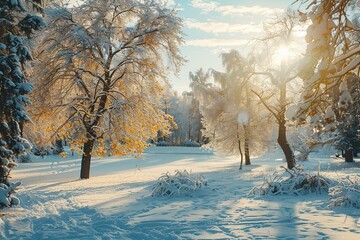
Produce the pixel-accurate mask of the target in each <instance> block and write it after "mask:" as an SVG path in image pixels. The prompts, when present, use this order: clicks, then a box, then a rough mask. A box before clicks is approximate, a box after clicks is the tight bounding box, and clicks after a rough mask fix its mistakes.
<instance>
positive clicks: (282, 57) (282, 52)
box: [273, 46, 292, 63]
mask: <svg viewBox="0 0 360 240" xmlns="http://www.w3.org/2000/svg"><path fill="white" fill-rule="evenodd" d="M291 54H292V53H291V52H290V50H289V48H288V47H285V46H281V47H280V48H278V49H277V50H276V51H275V54H274V55H273V59H274V61H275V62H276V63H281V62H282V61H286V60H289V58H290V55H291Z"/></svg>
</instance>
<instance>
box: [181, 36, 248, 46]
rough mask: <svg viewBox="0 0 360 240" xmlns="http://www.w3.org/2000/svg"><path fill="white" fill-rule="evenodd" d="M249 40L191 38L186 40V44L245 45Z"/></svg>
mask: <svg viewBox="0 0 360 240" xmlns="http://www.w3.org/2000/svg"><path fill="white" fill-rule="evenodd" d="M247 43H248V40H244V39H217V38H209V39H190V40H186V42H185V45H187V46H193V47H235V46H244V45H246V44H247Z"/></svg>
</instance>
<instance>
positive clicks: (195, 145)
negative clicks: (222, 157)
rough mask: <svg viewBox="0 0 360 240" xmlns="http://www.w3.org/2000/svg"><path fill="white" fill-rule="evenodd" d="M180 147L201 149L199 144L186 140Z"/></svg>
mask: <svg viewBox="0 0 360 240" xmlns="http://www.w3.org/2000/svg"><path fill="white" fill-rule="evenodd" d="M181 145H182V146H184V147H201V144H200V143H198V142H196V141H192V140H187V141H184V142H182V143H181Z"/></svg>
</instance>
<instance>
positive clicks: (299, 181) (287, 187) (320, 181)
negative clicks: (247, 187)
mask: <svg viewBox="0 0 360 240" xmlns="http://www.w3.org/2000/svg"><path fill="white" fill-rule="evenodd" d="M282 169H283V171H282V172H275V173H274V174H273V175H272V176H271V177H269V178H267V179H265V180H264V183H263V184H262V185H261V186H260V187H254V188H253V189H251V191H250V193H249V194H250V195H267V194H270V195H278V194H295V195H302V194H307V193H323V192H326V193H327V192H328V190H329V188H330V187H331V186H332V184H333V182H332V181H331V180H330V179H327V178H325V177H323V176H321V175H320V174H319V173H317V174H313V173H307V172H305V171H304V170H303V169H302V168H301V167H298V166H297V167H295V168H293V169H291V170H289V169H287V168H285V167H282Z"/></svg>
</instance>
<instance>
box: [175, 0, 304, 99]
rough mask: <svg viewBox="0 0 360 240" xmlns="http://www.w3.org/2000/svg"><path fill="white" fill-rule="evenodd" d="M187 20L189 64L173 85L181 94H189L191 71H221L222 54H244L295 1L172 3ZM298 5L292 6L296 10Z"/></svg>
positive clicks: (194, 0)
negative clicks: (268, 21)
mask: <svg viewBox="0 0 360 240" xmlns="http://www.w3.org/2000/svg"><path fill="white" fill-rule="evenodd" d="M169 2H170V4H175V5H176V6H177V8H178V9H179V16H180V17H181V18H183V21H184V33H185V45H184V46H182V47H181V52H182V54H183V56H184V57H185V59H186V60H187V62H186V64H185V65H184V66H183V67H182V70H181V72H180V73H179V75H178V76H177V77H176V76H175V75H172V76H170V80H171V85H172V87H173V89H174V90H176V91H177V92H178V93H182V92H183V91H189V84H190V79H189V72H190V71H191V72H194V71H196V70H198V69H199V68H204V69H205V70H207V69H209V68H214V69H217V70H222V65H221V59H220V57H219V54H220V53H221V52H226V51H229V50H231V49H236V50H238V51H240V53H243V54H245V53H246V49H249V47H248V43H249V41H250V40H252V39H254V38H255V37H259V36H261V31H262V24H263V22H264V21H265V20H266V19H269V18H271V17H274V16H276V15H281V14H282V13H283V12H284V11H285V10H286V8H288V7H289V6H291V4H292V3H293V2H294V1H293V0H272V1H270V0H169ZM298 5H299V4H295V5H292V7H293V8H294V9H296V8H297V7H298Z"/></svg>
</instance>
